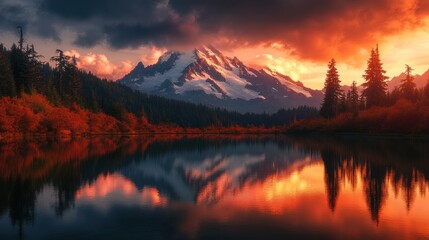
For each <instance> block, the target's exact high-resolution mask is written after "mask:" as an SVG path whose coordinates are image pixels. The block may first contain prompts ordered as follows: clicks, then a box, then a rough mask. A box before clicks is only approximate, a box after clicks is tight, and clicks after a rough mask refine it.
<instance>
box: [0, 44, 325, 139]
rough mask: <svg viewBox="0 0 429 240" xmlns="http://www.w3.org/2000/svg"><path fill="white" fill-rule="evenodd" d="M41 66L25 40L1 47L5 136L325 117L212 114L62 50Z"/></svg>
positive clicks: (302, 111)
mask: <svg viewBox="0 0 429 240" xmlns="http://www.w3.org/2000/svg"><path fill="white" fill-rule="evenodd" d="M41 59H45V58H44V57H43V56H41V55H40V54H38V52H37V51H36V49H35V47H34V45H26V46H24V40H23V39H20V40H19V42H18V44H13V45H12V47H11V48H10V49H7V48H6V47H4V45H2V44H0V134H1V133H3V134H6V133H8V134H39V133H42V134H44V133H53V134H57V133H62V134H72V135H76V134H94V133H97V134H104V133H133V134H136V133H146V132H183V131H187V132H192V131H194V132H195V131H196V132H202V131H203V132H207V131H209V132H213V131H214V132H219V131H232V130H234V131H248V130H250V129H253V130H256V129H258V131H266V130H267V129H268V128H271V130H270V131H272V130H273V128H276V127H277V128H278V127H279V126H285V125H287V124H289V123H291V122H292V121H295V120H299V119H304V118H308V117H312V116H317V115H318V109H316V108H311V107H306V106H302V107H298V108H295V109H282V110H279V111H278V112H277V113H274V114H253V113H247V114H241V113H238V112H228V111H226V110H224V109H220V108H217V109H212V108H209V107H206V106H202V105H195V104H192V103H187V102H181V101H177V100H168V99H165V98H162V97H158V96H149V95H147V94H144V93H141V92H137V91H133V90H131V89H130V88H128V87H126V86H122V85H120V84H117V83H115V82H112V81H108V80H106V79H100V78H98V77H97V76H95V75H94V74H92V73H90V72H86V71H83V70H81V69H78V68H77V64H76V59H75V57H74V56H67V55H66V54H64V52H63V51H62V50H60V49H57V50H56V51H55V56H53V57H51V58H49V60H48V61H42V60H41ZM264 129H265V130H264Z"/></svg>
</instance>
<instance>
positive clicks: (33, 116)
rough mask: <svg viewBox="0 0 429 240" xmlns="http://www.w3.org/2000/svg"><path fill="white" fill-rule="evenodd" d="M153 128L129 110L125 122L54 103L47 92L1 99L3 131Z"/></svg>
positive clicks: (88, 131) (136, 130)
mask: <svg viewBox="0 0 429 240" xmlns="http://www.w3.org/2000/svg"><path fill="white" fill-rule="evenodd" d="M151 129H153V127H152V126H151V124H149V123H148V121H147V120H146V119H145V118H140V119H137V117H136V116H135V115H134V114H131V113H128V114H127V116H126V117H125V119H124V120H123V121H119V120H118V119H116V118H114V117H112V116H109V115H106V114H104V113H93V112H89V111H87V110H84V109H82V108H80V107H79V106H78V105H76V104H73V105H72V106H71V107H70V108H67V107H63V106H61V107H56V106H53V105H52V104H51V103H50V102H49V101H48V100H47V99H46V98H45V97H44V96H43V95H39V94H32V95H27V94H23V95H22V97H21V98H9V97H3V98H0V133H11V134H31V133H53V134H72V135H82V134H97V133H139V132H149V131H151Z"/></svg>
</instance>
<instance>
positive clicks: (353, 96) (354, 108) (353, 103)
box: [348, 81, 359, 116]
mask: <svg viewBox="0 0 429 240" xmlns="http://www.w3.org/2000/svg"><path fill="white" fill-rule="evenodd" d="M348 105H349V108H350V111H351V112H352V113H353V116H357V115H358V112H359V92H358V89H357V86H356V81H353V83H352V86H351V89H350V92H349V97H348Z"/></svg>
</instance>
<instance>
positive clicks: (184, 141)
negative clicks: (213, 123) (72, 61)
mask: <svg viewBox="0 0 429 240" xmlns="http://www.w3.org/2000/svg"><path fill="white" fill-rule="evenodd" d="M428 183H429V141H427V140H421V139H420V140H415V139H414V140H413V139H407V140H404V139H395V138H393V139H384V138H353V137H341V138H326V137H325V138H322V137H318V138H316V137H274V136H272V137H270V136H267V137H246V138H243V137H231V138H226V137H223V138H215V137H213V138H196V137H167V136H158V137H147V138H94V139H78V140H64V141H38V142H35V141H24V142H13V143H7V144H5V143H4V144H0V239H19V238H23V239H285V238H292V239H293V238H299V239H305V238H317V239H374V238H376V239H380V238H384V239H428V238H429V197H428V196H427V191H428V190H429V189H428Z"/></svg>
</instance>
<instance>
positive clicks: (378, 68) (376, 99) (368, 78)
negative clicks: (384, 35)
mask: <svg viewBox="0 0 429 240" xmlns="http://www.w3.org/2000/svg"><path fill="white" fill-rule="evenodd" d="M385 73H386V71H385V70H384V69H383V64H382V63H381V61H380V54H379V51H378V46H377V48H376V49H375V50H374V49H372V50H371V57H370V58H369V60H368V67H367V69H366V70H365V74H364V75H363V77H364V78H365V83H364V84H363V86H364V90H363V93H362V94H363V95H364V96H365V98H366V107H367V108H370V107H372V106H380V105H382V104H383V103H384V100H385V96H386V90H387V83H386V80H387V79H388V77H387V76H385V75H384V74H385Z"/></svg>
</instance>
